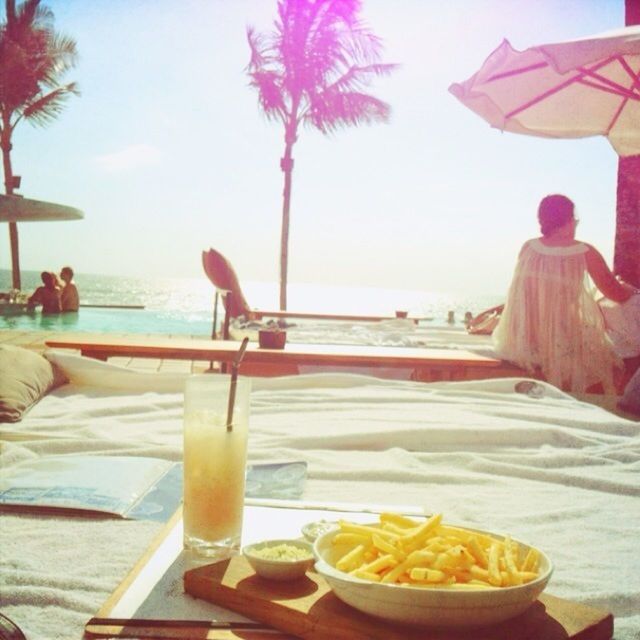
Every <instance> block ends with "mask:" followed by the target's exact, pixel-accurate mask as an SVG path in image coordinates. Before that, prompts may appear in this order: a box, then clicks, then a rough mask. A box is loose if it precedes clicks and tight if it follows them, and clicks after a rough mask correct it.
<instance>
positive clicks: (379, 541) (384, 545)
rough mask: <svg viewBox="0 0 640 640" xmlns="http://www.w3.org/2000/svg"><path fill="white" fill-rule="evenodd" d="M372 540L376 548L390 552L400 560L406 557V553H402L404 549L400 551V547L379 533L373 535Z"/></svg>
mask: <svg viewBox="0 0 640 640" xmlns="http://www.w3.org/2000/svg"><path fill="white" fill-rule="evenodd" d="M371 540H372V542H373V546H374V547H375V548H376V549H379V550H380V551H384V552H385V553H390V554H391V555H392V556H393V557H394V558H396V559H397V560H398V561H400V560H402V559H403V558H404V554H403V553H402V551H400V549H398V548H397V547H394V546H393V545H392V544H391V543H390V542H388V541H387V540H385V539H384V538H382V537H380V536H379V535H378V534H376V533H374V534H373V536H371Z"/></svg>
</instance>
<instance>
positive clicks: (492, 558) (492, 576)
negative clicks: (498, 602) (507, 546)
mask: <svg viewBox="0 0 640 640" xmlns="http://www.w3.org/2000/svg"><path fill="white" fill-rule="evenodd" d="M499 560H500V545H499V544H498V543H497V542H494V543H493V544H492V545H491V548H490V549H489V567H488V571H489V582H490V583H491V584H492V585H494V586H496V587H499V586H501V585H502V576H501V575H500V563H499Z"/></svg>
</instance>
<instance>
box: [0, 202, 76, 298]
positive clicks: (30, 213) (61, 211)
mask: <svg viewBox="0 0 640 640" xmlns="http://www.w3.org/2000/svg"><path fill="white" fill-rule="evenodd" d="M82 218H84V214H83V213H82V211H80V210H79V209H74V208H73V207H65V206H64V205H61V204H54V203H53V202H42V201H41V200H30V199H28V198H23V197H22V196H13V195H11V196H5V195H0V222H9V223H18V222H49V221H54V220H81V219H82ZM9 227H10V228H11V225H9ZM13 228H14V230H15V233H14V235H12V236H11V270H12V281H13V286H14V288H16V289H19V288H20V260H19V256H18V233H17V225H15V224H14V225H13Z"/></svg>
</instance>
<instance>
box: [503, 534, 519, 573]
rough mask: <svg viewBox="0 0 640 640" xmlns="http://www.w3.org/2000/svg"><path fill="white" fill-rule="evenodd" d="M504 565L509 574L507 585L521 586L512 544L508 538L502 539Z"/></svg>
mask: <svg viewBox="0 0 640 640" xmlns="http://www.w3.org/2000/svg"><path fill="white" fill-rule="evenodd" d="M504 564H505V566H506V569H507V573H508V574H509V584H512V585H514V584H522V578H521V577H520V573H519V572H518V567H517V566H516V560H515V557H514V548H513V542H512V541H511V538H510V537H509V536H507V537H506V538H505V539H504Z"/></svg>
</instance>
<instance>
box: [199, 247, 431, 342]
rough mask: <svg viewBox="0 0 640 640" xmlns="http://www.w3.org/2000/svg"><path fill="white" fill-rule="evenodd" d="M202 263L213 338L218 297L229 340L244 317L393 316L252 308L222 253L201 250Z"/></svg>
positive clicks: (365, 319) (366, 319)
mask: <svg viewBox="0 0 640 640" xmlns="http://www.w3.org/2000/svg"><path fill="white" fill-rule="evenodd" d="M202 266H203V268H204V271H205V273H206V274H207V277H208V278H209V280H211V282H212V283H213V286H214V287H215V288H216V297H215V302H214V313H213V316H214V319H213V323H214V325H213V326H214V329H213V331H212V337H215V334H216V327H217V307H218V298H219V297H222V301H223V305H224V309H225V317H224V320H223V323H222V337H223V339H224V340H228V339H229V326H230V323H231V321H232V320H233V319H235V318H241V317H244V318H246V319H248V320H263V319H265V318H267V319H268V318H275V319H286V318H296V319H300V320H303V319H304V320H343V321H355V322H379V321H382V320H392V319H395V317H396V316H393V317H392V316H376V315H357V314H327V313H309V312H296V311H266V310H264V309H251V308H250V307H249V304H248V303H247V300H246V298H245V296H244V293H243V292H242V289H241V287H240V282H239V280H238V276H237V275H236V272H235V270H234V268H233V267H232V265H231V263H230V262H229V260H227V258H225V256H223V255H222V254H221V253H220V252H219V251H216V250H215V249H209V250H208V251H203V252H202ZM409 319H410V320H412V321H413V322H416V323H417V322H418V321H419V320H432V318H427V317H421V318H409Z"/></svg>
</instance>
